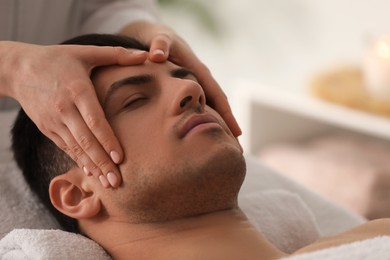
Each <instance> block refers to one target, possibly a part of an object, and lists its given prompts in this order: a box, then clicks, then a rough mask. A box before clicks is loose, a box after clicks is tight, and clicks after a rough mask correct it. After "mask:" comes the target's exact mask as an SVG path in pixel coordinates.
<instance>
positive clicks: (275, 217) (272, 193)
mask: <svg viewBox="0 0 390 260" xmlns="http://www.w3.org/2000/svg"><path fill="white" fill-rule="evenodd" d="M239 205H240V207H241V209H242V210H243V211H244V212H245V214H246V215H247V217H248V218H249V219H250V220H251V222H252V223H253V224H254V225H255V226H256V227H257V228H258V229H259V230H260V231H261V232H262V233H263V235H264V236H265V237H266V238H267V239H268V240H269V241H270V242H271V243H272V244H274V245H275V246H276V247H277V248H279V249H280V250H282V251H284V252H286V253H293V252H295V251H296V250H298V249H299V248H301V247H304V246H306V245H308V244H311V243H313V242H314V241H316V240H317V239H319V238H320V232H319V228H318V225H317V222H316V221H315V218H314V215H313V213H312V211H311V210H310V209H309V208H308V207H307V205H306V204H305V203H304V202H303V200H302V199H301V198H300V197H299V196H298V195H296V194H293V193H291V192H288V191H285V190H269V191H263V192H256V193H251V194H246V195H243V196H240V198H239Z"/></svg>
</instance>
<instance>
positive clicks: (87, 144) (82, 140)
mask: <svg viewBox="0 0 390 260" xmlns="http://www.w3.org/2000/svg"><path fill="white" fill-rule="evenodd" d="M78 142H79V144H80V146H81V147H82V148H83V149H84V150H89V149H90V148H91V147H92V145H93V140H92V138H90V137H88V136H86V135H82V136H80V137H79V139H78ZM80 146H79V147H80Z"/></svg>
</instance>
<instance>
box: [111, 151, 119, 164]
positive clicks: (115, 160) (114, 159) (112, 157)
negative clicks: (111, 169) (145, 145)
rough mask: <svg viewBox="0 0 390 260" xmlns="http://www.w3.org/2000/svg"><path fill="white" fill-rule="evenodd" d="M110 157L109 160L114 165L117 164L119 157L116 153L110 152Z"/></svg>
mask: <svg viewBox="0 0 390 260" xmlns="http://www.w3.org/2000/svg"><path fill="white" fill-rule="evenodd" d="M110 156H111V159H112V160H113V162H114V163H119V161H120V159H121V157H120V156H119V153H118V152H116V151H111V153H110Z"/></svg>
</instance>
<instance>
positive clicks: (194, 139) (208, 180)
mask: <svg viewBox="0 0 390 260" xmlns="http://www.w3.org/2000/svg"><path fill="white" fill-rule="evenodd" d="M92 80H93V83H94V85H95V88H96V91H97V93H98V97H99V100H100V102H101V104H102V106H103V109H104V111H105V114H106V117H107V118H108V120H109V122H110V124H111V126H112V128H113V130H114V132H115V134H116V136H117V137H118V139H119V141H120V143H121V145H122V147H123V149H124V153H125V160H124V161H123V163H122V164H121V165H120V166H119V168H120V171H121V173H122V176H123V184H122V185H121V187H120V188H118V189H115V190H107V192H106V194H107V198H109V201H111V202H110V205H109V206H108V207H113V208H112V209H113V210H112V211H111V212H116V213H115V214H118V217H126V218H129V220H130V221H132V222H148V221H149V222H150V221H165V220H171V219H175V218H180V217H186V216H192V215H198V214H202V213H207V212H212V211H217V210H222V209H228V208H232V207H235V206H236V203H237V201H236V197H237V193H238V191H239V188H240V186H241V184H242V181H243V179H244V175H245V162H244V159H243V157H242V151H241V148H240V145H239V144H238V142H237V140H236V138H235V137H234V136H233V135H232V133H231V132H230V130H229V129H228V127H227V126H226V124H225V122H224V121H223V120H222V118H221V117H220V115H219V114H218V113H217V112H215V111H214V110H213V109H212V108H210V107H209V106H207V105H205V96H204V92H203V90H202V88H201V86H200V85H199V83H198V82H197V80H196V78H195V77H194V76H193V75H192V74H191V73H190V72H188V71H187V70H184V69H182V68H181V67H178V66H176V65H174V64H173V63H171V62H165V63H152V62H149V61H148V62H146V63H145V64H142V65H138V66H110V67H104V68H101V69H99V70H98V71H97V72H96V73H95V74H94V76H93V79H92Z"/></svg>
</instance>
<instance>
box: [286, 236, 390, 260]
mask: <svg viewBox="0 0 390 260" xmlns="http://www.w3.org/2000/svg"><path fill="white" fill-rule="evenodd" d="M345 259H350V260H371V259H372V260H389V259H390V236H380V237H375V238H371V239H366V240H362V241H357V242H353V243H350V244H345V245H341V246H337V247H331V248H327V249H322V250H319V251H314V252H311V253H306V254H300V255H295V256H290V257H286V258H283V260H345Z"/></svg>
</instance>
